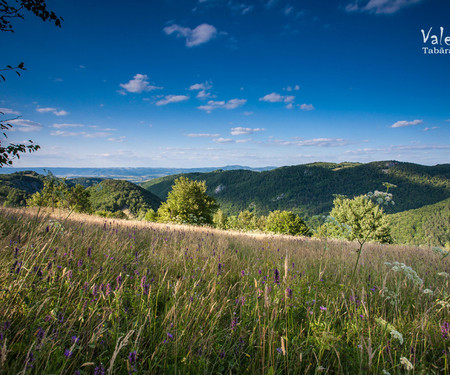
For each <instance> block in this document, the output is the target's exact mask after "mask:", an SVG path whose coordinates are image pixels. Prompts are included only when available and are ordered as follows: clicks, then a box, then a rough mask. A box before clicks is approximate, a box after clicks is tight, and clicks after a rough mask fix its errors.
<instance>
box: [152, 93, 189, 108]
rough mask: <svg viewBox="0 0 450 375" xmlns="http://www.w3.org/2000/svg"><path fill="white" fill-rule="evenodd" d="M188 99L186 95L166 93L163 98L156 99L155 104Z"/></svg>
mask: <svg viewBox="0 0 450 375" xmlns="http://www.w3.org/2000/svg"><path fill="white" fill-rule="evenodd" d="M186 100H189V96H188V95H166V96H165V98H164V99H161V100H158V101H157V102H156V105H157V106H161V105H167V104H170V103H179V102H184V101H186Z"/></svg>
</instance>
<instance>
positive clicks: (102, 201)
mask: <svg viewBox="0 0 450 375" xmlns="http://www.w3.org/2000/svg"><path fill="white" fill-rule="evenodd" d="M88 191H89V192H90V198H89V199H90V201H91V204H92V208H93V209H94V210H95V211H109V212H115V211H129V212H130V213H131V214H132V215H134V216H136V215H138V214H139V213H140V211H144V212H145V211H147V210H149V209H150V208H152V209H154V210H157V209H158V207H159V205H160V204H161V199H159V198H158V197H157V196H156V195H154V194H152V193H151V192H149V191H147V190H145V189H143V188H142V187H140V186H138V185H135V184H133V183H131V182H129V181H125V180H103V181H101V182H100V183H99V184H97V185H93V186H91V187H89V188H88Z"/></svg>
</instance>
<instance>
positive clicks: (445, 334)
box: [441, 322, 450, 339]
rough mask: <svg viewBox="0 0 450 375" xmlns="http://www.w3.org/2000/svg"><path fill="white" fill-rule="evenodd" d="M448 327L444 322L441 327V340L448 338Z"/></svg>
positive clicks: (449, 328) (449, 329)
mask: <svg viewBox="0 0 450 375" xmlns="http://www.w3.org/2000/svg"><path fill="white" fill-rule="evenodd" d="M449 332H450V326H449V323H448V322H444V324H442V325H441V333H442V338H443V339H448V338H449V337H450V335H449Z"/></svg>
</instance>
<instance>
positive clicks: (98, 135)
mask: <svg viewBox="0 0 450 375" xmlns="http://www.w3.org/2000/svg"><path fill="white" fill-rule="evenodd" d="M50 135H52V136H57V137H83V138H107V137H110V136H111V133H108V132H104V131H102V132H95V133H87V132H84V131H83V132H68V131H65V130H56V131H53V132H50Z"/></svg>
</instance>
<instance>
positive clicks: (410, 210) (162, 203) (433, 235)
mask: <svg viewBox="0 0 450 375" xmlns="http://www.w3.org/2000/svg"><path fill="white" fill-rule="evenodd" d="M180 177H182V178H187V180H186V181H193V182H195V183H198V184H199V185H198V186H197V185H196V186H194V185H192V186H191V187H192V188H193V189H194V190H189V188H188V186H190V185H189V183H188V184H187V185H186V186H185V188H184V191H183V189H181V192H180V193H174V192H173V193H171V191H172V189H173V188H174V183H175V181H176V180H180ZM0 182H1V184H0V203H1V204H2V205H3V206H5V207H21V206H26V205H28V206H45V205H47V206H51V207H54V208H70V209H73V210H75V211H79V212H88V213H91V214H96V215H99V216H104V217H115V218H129V219H141V220H148V221H162V222H176V223H188V224H196V225H212V226H215V227H217V228H220V229H234V230H240V231H264V232H271V233H285V234H292V235H308V236H311V235H313V236H317V237H323V236H325V237H336V238H347V239H351V238H352V237H351V236H350V235H349V234H348V233H346V228H345V227H342V226H340V224H339V225H337V226H336V223H335V222H333V220H334V219H335V218H334V217H333V215H331V216H330V213H332V212H333V211H332V210H333V206H335V205H336V198H337V197H344V198H348V199H352V198H355V197H363V196H364V197H371V199H372V200H373V198H374V197H376V196H383V194H384V196H386V194H387V196H388V198H389V202H382V203H383V204H382V210H383V214H384V215H385V216H386V220H385V219H383V223H385V224H383V225H387V226H388V227H389V232H390V234H389V235H387V234H385V235H383V236H381V235H380V237H379V238H383V242H394V243H399V244H412V245H428V246H440V247H446V246H449V244H450V165H449V164H444V165H437V166H422V165H417V164H411V163H401V162H396V161H383V162H373V163H368V164H361V163H341V164H336V163H313V164H305V165H297V166H290V167H282V168H277V169H274V170H270V171H263V172H254V171H249V170H230V171H223V170H216V171H214V172H208V173H188V174H183V175H172V176H167V177H162V178H156V179H153V180H150V181H147V182H145V183H142V184H141V186H139V185H136V184H134V183H131V182H129V181H125V180H112V179H101V178H76V179H58V178H56V177H54V176H53V175H52V174H51V173H49V174H48V175H47V176H43V175H39V174H37V173H35V172H32V171H27V172H17V173H13V174H9V175H0ZM199 189H200V190H201V192H199V191H200V190H199ZM387 191H388V192H387ZM170 194H175V195H176V194H178V196H180V197H181V196H183V195H184V196H185V198H183V199H185V203H184V204H185V205H186V207H185V208H183V209H182V208H180V207H181V206H180V203H179V202H175V203H174V202H172V203H170V202H166V201H167V198H168V197H170ZM198 194H200V195H201V194H205V196H207V197H211V199H212V200H210V201H208V202H209V203H207V206H209V207H211V210H209V211H208V212H207V213H206V216H205V217H203V216H202V214H196V213H195V214H193V213H192V212H191V211H192V210H190V207H202V205H204V204H206V203H205V202H206V201H205V200H201V199H200V200H199V201H195V199H194V200H192V199H190V198H189V197H191V198H192V197H194V196H195V195H198ZM208 199H209V198H208ZM77 201H83V202H84V203H82V204H75V203H74V202H77ZM347 202H350V200H347ZM378 203H379V202H378ZM200 211H201V209H198V212H200ZM194 212H195V210H194ZM334 216H336V215H334Z"/></svg>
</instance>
